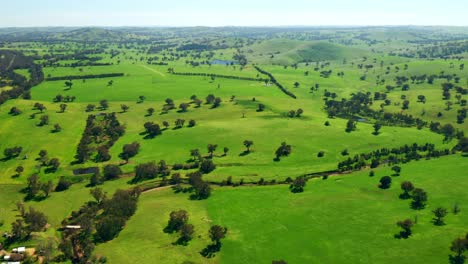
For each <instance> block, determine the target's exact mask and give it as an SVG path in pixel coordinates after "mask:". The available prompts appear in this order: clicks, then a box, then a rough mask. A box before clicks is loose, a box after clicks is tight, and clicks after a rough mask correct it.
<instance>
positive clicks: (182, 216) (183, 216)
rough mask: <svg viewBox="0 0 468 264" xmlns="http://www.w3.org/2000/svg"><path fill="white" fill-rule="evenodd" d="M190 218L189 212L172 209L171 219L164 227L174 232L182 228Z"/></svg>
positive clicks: (169, 231)
mask: <svg viewBox="0 0 468 264" xmlns="http://www.w3.org/2000/svg"><path fill="white" fill-rule="evenodd" d="M188 219H189V214H188V213H187V211H185V210H178V211H172V212H171V213H170V214H169V221H168V222H167V226H166V228H165V229H164V232H167V233H173V232H178V231H180V230H181V228H182V226H184V225H185V224H186V223H187V222H188Z"/></svg>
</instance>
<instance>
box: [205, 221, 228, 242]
mask: <svg viewBox="0 0 468 264" xmlns="http://www.w3.org/2000/svg"><path fill="white" fill-rule="evenodd" d="M226 233H227V228H226V227H222V226H219V225H214V226H212V227H210V231H209V234H210V239H211V241H213V243H215V244H217V245H219V244H220V243H221V239H223V238H225V237H226Z"/></svg>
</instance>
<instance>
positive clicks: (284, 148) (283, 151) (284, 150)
mask: <svg viewBox="0 0 468 264" xmlns="http://www.w3.org/2000/svg"><path fill="white" fill-rule="evenodd" d="M291 151H292V147H291V145H288V144H286V142H282V143H281V145H280V146H279V148H278V149H277V150H276V151H275V155H276V160H279V159H280V158H281V157H283V156H289V154H291Z"/></svg>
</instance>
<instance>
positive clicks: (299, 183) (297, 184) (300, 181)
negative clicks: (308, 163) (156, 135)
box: [289, 177, 307, 193]
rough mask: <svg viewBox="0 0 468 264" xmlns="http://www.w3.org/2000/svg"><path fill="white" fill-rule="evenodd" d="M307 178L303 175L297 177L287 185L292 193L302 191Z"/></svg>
mask: <svg viewBox="0 0 468 264" xmlns="http://www.w3.org/2000/svg"><path fill="white" fill-rule="evenodd" d="M306 183H307V180H306V179H305V178H304V177H297V178H296V179H295V180H294V181H293V182H292V183H291V185H290V186H289V189H290V190H291V192H292V193H301V192H303V191H304V187H305V185H306Z"/></svg>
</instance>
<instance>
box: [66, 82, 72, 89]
mask: <svg viewBox="0 0 468 264" xmlns="http://www.w3.org/2000/svg"><path fill="white" fill-rule="evenodd" d="M65 86H66V87H68V89H71V88H72V86H73V82H72V81H71V80H70V81H66V82H65Z"/></svg>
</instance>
